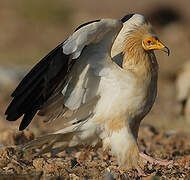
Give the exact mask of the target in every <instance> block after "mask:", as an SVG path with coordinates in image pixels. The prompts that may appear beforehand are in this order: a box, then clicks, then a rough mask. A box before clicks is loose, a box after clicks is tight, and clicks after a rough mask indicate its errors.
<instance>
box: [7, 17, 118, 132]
mask: <svg viewBox="0 0 190 180" xmlns="http://www.w3.org/2000/svg"><path fill="white" fill-rule="evenodd" d="M109 21H110V20H101V21H99V20H96V21H93V22H91V23H87V25H86V26H81V27H80V28H79V29H77V31H76V32H74V33H73V35H72V36H70V37H69V38H68V39H67V40H65V41H64V42H63V43H61V44H60V45H58V46H57V47H56V48H55V49H54V50H52V51H51V52H50V53H49V54H48V55H47V56H45V57H44V58H43V59H42V60H41V61H40V62H39V63H38V64H37V65H36V66H34V67H33V68H32V70H31V71H30V72H29V73H28V74H27V75H26V76H25V77H24V79H23V80H22V81H21V82H20V84H19V85H18V87H17V88H16V89H15V91H14V92H13V93H12V95H11V96H12V97H13V100H12V102H11V103H10V105H9V106H8V108H7V110H6V112H5V114H6V115H7V120H9V121H15V120H17V119H18V118H20V117H21V116H22V115H24V117H23V119H22V122H21V124H20V127H19V130H23V129H25V128H26V127H27V126H28V125H29V124H30V122H31V120H32V119H33V117H34V116H35V114H36V113H37V111H38V110H40V109H41V108H42V107H43V106H44V105H45V104H49V105H51V104H52V103H55V101H56V102H57V101H58V102H59V101H60V99H61V98H62V97H60V94H61V93H62V95H63V92H62V91H64V89H66V90H67V86H68V81H69V72H70V71H71V69H72V67H73V65H74V64H75V62H76V61H78V60H79V59H80V58H79V57H80V56H81V53H82V51H83V50H84V49H85V47H86V46H88V45H89V44H93V41H95V40H96V39H98V38H99V35H100V34H102V32H105V31H106V30H108V29H110V28H115V27H116V26H119V23H118V24H115V26H114V25H113V23H111V24H110V25H109ZM118 21H119V20H118ZM120 26H121V24H120ZM118 31H119V29H118ZM81 63H82V62H81ZM84 68H85V67H84ZM67 94H68V93H67ZM71 95H72V94H71ZM47 102H48V103H47Z"/></svg>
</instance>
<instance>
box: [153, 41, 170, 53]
mask: <svg viewBox="0 0 190 180" xmlns="http://www.w3.org/2000/svg"><path fill="white" fill-rule="evenodd" d="M154 49H155V50H161V51H164V52H166V53H167V54H168V56H169V55H170V50H169V48H168V47H166V46H165V45H164V44H163V43H161V42H160V41H159V40H157V41H156V45H155V46H154Z"/></svg>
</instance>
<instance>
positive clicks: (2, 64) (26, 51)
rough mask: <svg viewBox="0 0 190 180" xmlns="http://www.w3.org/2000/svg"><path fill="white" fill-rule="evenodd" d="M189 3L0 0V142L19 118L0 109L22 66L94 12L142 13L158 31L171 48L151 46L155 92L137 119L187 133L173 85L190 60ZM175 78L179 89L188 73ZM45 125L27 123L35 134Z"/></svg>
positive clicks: (105, 15)
mask: <svg viewBox="0 0 190 180" xmlns="http://www.w3.org/2000/svg"><path fill="white" fill-rule="evenodd" d="M189 7H190V1H189V0H183V1H178V0H167V1H166V0H159V1H153V0H143V1H142V0H137V1H134V0H133V1H132V0H118V1H115V0H109V1H107V0H101V1H89V0H82V1H74V0H62V1H61V0H53V1H52V0H40V1H39V0H32V1H25V0H17V1H12V0H6V1H3V0H0V123H1V125H0V133H1V135H2V136H1V138H2V140H1V143H2V142H4V141H5V139H6V142H5V144H9V143H11V142H8V141H7V136H9V133H10V132H11V133H13V132H15V130H17V129H18V124H19V123H20V122H15V123H12V122H7V121H6V120H5V116H4V111H5V109H6V107H7V105H8V103H9V102H10V100H11V98H10V94H11V92H12V91H13V90H14V89H15V87H16V85H17V84H18V83H19V81H20V79H22V77H23V76H24V75H25V74H26V73H27V72H28V70H29V69H30V68H31V67H32V66H33V65H34V64H36V63H37V62H38V61H39V60H40V59H41V58H43V57H44V56H45V55H46V54H47V53H48V52H49V51H51V50H52V49H53V48H55V47H56V46H57V45H58V44H59V43H60V42H62V41H63V40H64V39H65V38H67V36H69V34H71V33H72V32H73V30H74V29H75V28H76V27H77V26H78V25H80V24H82V23H84V22H87V21H89V20H94V19H99V18H121V17H123V16H124V15H125V14H129V13H140V14H143V15H144V16H146V17H147V19H148V20H149V21H150V22H151V23H152V24H153V25H154V28H155V31H156V32H157V34H158V37H159V38H160V39H161V41H162V42H164V44H166V45H167V46H168V47H169V48H170V50H171V55H170V56H169V57H168V56H167V55H166V54H165V53H162V52H156V55H157V59H158V62H159V65H160V74H159V89H158V97H157V100H156V103H155V105H154V107H153V109H152V111H151V113H149V115H148V116H146V117H145V119H144V121H143V123H144V124H151V125H153V126H154V127H156V128H157V129H159V130H160V131H170V132H175V131H180V132H184V133H189V127H190V120H188V108H186V104H187V102H188V92H186V94H185V95H184V97H183V98H181V99H179V98H178V96H180V95H179V93H180V92H178V91H179V90H178V91H177V90H176V89H177V88H176V79H177V78H178V76H179V75H180V73H182V72H183V73H184V71H188V72H190V69H189V70H188V68H186V69H185V70H184V67H183V66H184V64H185V63H187V62H188V61H190V48H189V47H190V33H189V30H190V11H189ZM185 67H186V66H185ZM181 79H182V80H180V81H179V82H180V83H178V84H179V86H180V88H179V89H182V91H183V89H184V88H183V86H185V88H187V89H188V83H190V76H189V78H188V76H185V78H181ZM183 81H184V82H183ZM181 82H182V83H181ZM186 91H188V90H186ZM182 93H183V92H182ZM178 99H179V100H178ZM179 101H180V102H179ZM184 108H186V109H184ZM189 111H190V109H189ZM55 124H56V123H55ZM55 124H54V123H53V124H52V125H51V126H52V129H53V128H56V125H55ZM48 126H49V125H45V126H44V125H43V123H42V122H40V121H38V119H37V118H36V119H35V121H34V122H33V123H32V124H31V125H30V126H29V129H30V130H31V131H32V132H33V133H34V134H35V135H41V134H42V133H44V132H47V131H48V129H50V128H47V127H48ZM7 132H9V133H7Z"/></svg>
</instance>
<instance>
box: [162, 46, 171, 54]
mask: <svg viewBox="0 0 190 180" xmlns="http://www.w3.org/2000/svg"><path fill="white" fill-rule="evenodd" d="M162 51H164V52H166V53H167V54H168V56H169V55H170V49H169V48H168V47H166V46H165V47H164V48H163V49H162Z"/></svg>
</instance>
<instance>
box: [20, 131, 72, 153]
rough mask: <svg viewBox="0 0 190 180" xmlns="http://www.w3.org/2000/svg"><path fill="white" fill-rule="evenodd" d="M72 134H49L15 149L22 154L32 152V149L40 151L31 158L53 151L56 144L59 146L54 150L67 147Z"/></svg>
mask: <svg viewBox="0 0 190 180" xmlns="http://www.w3.org/2000/svg"><path fill="white" fill-rule="evenodd" d="M74 134H75V133H74V132H69V133H66V134H49V135H46V136H42V137H39V138H37V139H34V140H32V141H30V142H28V143H26V144H23V145H19V146H17V147H16V149H17V150H21V151H22V152H24V153H27V152H32V150H34V149H41V150H40V152H38V153H36V154H32V156H38V155H41V154H44V153H47V152H51V151H52V150H54V145H55V144H56V143H60V144H59V147H55V149H57V148H65V147H67V146H68V145H69V143H70V140H72V137H73V135H74Z"/></svg>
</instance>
